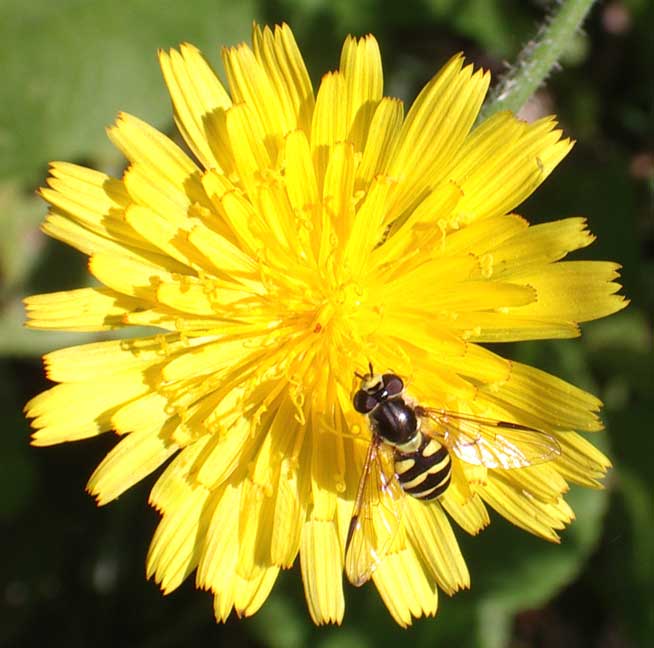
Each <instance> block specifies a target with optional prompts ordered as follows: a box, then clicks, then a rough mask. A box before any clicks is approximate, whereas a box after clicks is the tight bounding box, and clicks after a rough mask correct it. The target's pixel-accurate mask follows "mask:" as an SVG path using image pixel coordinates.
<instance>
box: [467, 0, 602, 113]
mask: <svg viewBox="0 0 654 648" xmlns="http://www.w3.org/2000/svg"><path fill="white" fill-rule="evenodd" d="M594 2H595V0H562V1H561V2H560V3H559V7H558V9H557V10H556V11H554V12H553V13H552V14H551V15H549V16H548V17H547V18H546V19H545V22H544V23H543V25H541V27H540V29H539V30H538V33H537V34H536V36H535V37H534V38H533V39H531V40H530V41H529V42H528V43H527V44H526V45H525V47H524V48H523V50H522V51H521V52H520V54H519V55H518V59H517V61H516V63H515V65H513V66H512V67H511V68H510V69H509V70H508V72H507V73H506V74H505V75H504V76H503V77H502V78H501V79H500V82H499V83H498V84H497V86H496V87H495V88H494V89H493V90H491V92H490V95H489V97H488V99H487V100H486V103H485V104H484V107H483V108H482V110H481V113H480V115H479V121H481V120H483V119H487V118H488V117H490V116H491V115H492V114H493V113H496V112H497V111H498V110H511V111H513V112H518V110H520V108H522V106H524V105H525V103H527V100H528V99H529V98H530V97H531V96H532V95H533V94H534V92H536V90H538V88H539V87H540V86H541V84H542V83H543V82H544V81H545V79H547V77H548V75H549V73H550V72H551V71H552V69H553V68H554V67H555V66H556V65H557V63H558V60H559V59H560V58H561V54H563V52H564V51H565V49H566V48H567V47H568V45H569V44H570V41H571V39H572V38H573V37H574V35H575V33H576V32H577V30H578V29H579V28H580V27H581V25H582V23H583V22H584V19H585V18H586V15H587V14H588V12H589V11H590V9H591V7H592V6H593V3H594Z"/></svg>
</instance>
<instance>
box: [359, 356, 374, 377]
mask: <svg viewBox="0 0 654 648" xmlns="http://www.w3.org/2000/svg"><path fill="white" fill-rule="evenodd" d="M368 371H369V372H370V373H367V374H360V373H359V372H358V371H355V372H354V375H355V376H356V377H357V378H358V379H359V380H366V379H367V378H372V377H373V376H374V375H375V371H374V369H373V368H372V362H370V361H368Z"/></svg>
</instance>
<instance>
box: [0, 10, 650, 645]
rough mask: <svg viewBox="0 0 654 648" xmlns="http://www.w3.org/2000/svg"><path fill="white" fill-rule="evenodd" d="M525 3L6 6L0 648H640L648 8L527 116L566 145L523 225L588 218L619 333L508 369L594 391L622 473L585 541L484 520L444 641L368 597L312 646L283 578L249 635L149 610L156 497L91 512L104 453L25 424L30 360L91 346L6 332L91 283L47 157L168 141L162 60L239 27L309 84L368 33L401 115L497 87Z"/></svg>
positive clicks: (102, 447)
mask: <svg viewBox="0 0 654 648" xmlns="http://www.w3.org/2000/svg"><path fill="white" fill-rule="evenodd" d="M544 12H545V8H544V3H543V2H540V1H537V0H534V1H532V2H524V1H522V0H407V1H405V2H402V3H386V2H382V1H381V0H362V1H360V2H350V1H348V0H274V1H271V2H264V1H262V0H242V1H241V2H239V3H229V2H225V1H220V0H194V1H193V2H189V3H180V2H173V1H172V0H170V1H169V0H159V1H157V0H124V1H123V2H121V3H120V4H118V3H115V2H110V1H109V0H86V1H84V0H58V1H57V2H51V1H50V0H33V1H32V2H31V3H30V4H25V3H23V2H19V1H18V0H2V2H1V3H0V39H1V42H2V43H3V47H2V51H1V52H0V69H1V70H2V72H3V82H2V84H0V381H1V382H2V385H3V388H2V391H1V392H0V407H1V408H2V410H1V411H2V412H3V413H4V414H3V421H4V425H3V430H2V434H1V435H0V524H1V525H2V531H3V533H2V539H1V540H0V543H1V546H2V555H3V556H4V560H3V561H2V566H1V567H0V597H2V606H1V607H0V645H3V646H4V645H7V646H10V645H11V646H30V645H47V646H64V645H65V646H90V645H93V646H116V645H119V646H126V645H139V646H148V647H151V648H160V647H165V646H177V645H190V644H191V643H193V644H194V645H203V644H208V643H209V642H211V644H212V645H221V644H223V643H224V644H230V645H244V646H266V647H271V648H282V647H283V648H293V647H299V646H304V645H315V646H319V647H320V648H350V647H352V648H354V647H359V646H364V647H365V646H371V647H372V646H395V645H397V644H398V643H399V642H402V641H407V640H408V641H411V642H412V644H413V645H415V646H432V645H435V644H437V643H438V642H439V641H440V642H442V644H445V643H446V642H449V643H453V644H454V645H456V646H471V647H472V646H481V647H484V648H487V647H488V648H490V647H499V646H507V645H509V646H515V647H521V646H594V645H597V646H600V645H601V646H630V645H633V646H638V645H643V646H644V645H649V643H650V641H651V636H652V634H653V633H654V599H653V596H652V592H654V574H653V570H654V560H653V547H654V497H653V494H654V470H653V467H654V444H653V443H652V441H651V438H652V436H651V435H652V432H651V430H652V429H653V428H654V358H653V356H652V319H653V316H652V313H653V310H654V271H653V270H654V218H653V216H654V214H653V211H654V76H653V67H652V62H653V61H654V39H652V38H651V28H652V25H654V4H652V2H651V1H650V0H622V1H619V0H612V1H611V2H608V3H604V4H602V5H599V6H597V7H595V9H594V11H593V12H592V14H591V16H590V19H589V21H588V23H587V25H586V28H585V30H584V32H583V33H579V34H578V36H577V37H576V38H575V39H574V40H573V42H571V43H570V48H569V51H568V52H567V54H566V56H565V57H564V60H563V61H562V64H563V70H562V71H561V72H559V73H557V74H556V75H554V76H553V77H552V78H551V79H550V81H549V83H548V85H547V87H545V88H543V89H542V90H541V91H540V92H539V94H538V96H537V99H538V102H537V103H536V104H535V105H536V107H537V108H538V107H539V106H540V107H541V108H542V109H544V110H545V112H552V111H553V112H556V113H557V114H558V115H559V117H560V119H561V121H562V124H563V127H564V129H565V131H566V133H568V134H570V135H571V136H572V137H574V138H575V139H577V140H578V143H577V146H576V147H575V149H574V150H573V152H572V154H571V155H570V156H569V157H568V158H567V159H566V160H565V161H564V162H563V163H562V164H561V166H560V168H559V169H558V170H557V171H556V172H555V174H554V175H553V176H552V177H551V178H550V180H548V182H547V183H546V184H545V185H544V186H543V187H542V188H541V190H539V192H538V193H537V194H536V195H535V196H533V197H532V198H530V199H529V201H528V202H527V203H526V204H525V205H523V206H522V207H521V209H520V211H521V213H523V214H524V215H525V216H527V217H528V218H529V219H530V220H531V221H532V222H538V221H542V220H552V219H556V218H562V217H565V216H569V215H577V214H583V215H586V216H587V217H588V218H589V221H590V227H591V229H592V231H593V232H594V233H595V234H597V235H598V241H597V242H596V243H595V245H593V246H591V248H590V249H588V250H584V251H583V253H580V254H578V255H577V256H578V257H579V258H595V259H612V260H616V261H618V262H619V263H621V264H622V265H623V277H624V286H625V294H627V295H628V296H629V297H630V299H631V300H632V304H631V306H630V307H629V309H627V310H626V311H624V312H622V313H620V314H618V315H616V316H614V317H612V318H609V319H607V320H605V321H599V322H595V323H592V324H589V325H587V326H585V327H584V336H583V337H582V338H581V340H572V341H564V342H536V343H526V344H519V345H505V346H504V347H502V349H501V350H502V352H504V353H506V352H510V353H511V354H512V355H513V357H515V358H518V359H520V360H521V361H524V362H529V363H531V364H534V365H536V366H538V367H541V368H543V369H546V370H548V371H551V372H553V373H555V374H557V375H560V376H562V377H563V378H565V379H567V380H570V381H572V382H574V383H576V384H579V385H581V386H583V387H585V388H588V389H590V390H591V391H593V392H594V393H596V394H598V395H599V396H600V397H601V398H602V399H603V400H604V401H605V403H606V409H605V411H604V416H605V421H606V427H607V432H606V433H603V434H601V435H597V437H595V438H596V439H597V442H598V443H599V444H600V445H602V446H603V447H605V448H607V449H608V452H609V453H610V455H611V457H612V458H613V460H614V463H615V469H614V470H613V471H612V472H611V474H610V476H609V479H608V481H607V489H606V490H605V491H582V490H580V489H573V491H572V492H571V494H570V502H571V503H572V505H573V507H574V509H575V511H576V513H577V518H578V519H577V521H576V522H575V523H574V524H573V525H572V526H571V527H570V529H569V530H567V531H566V532H564V533H563V537H562V543H561V545H559V546H555V545H549V544H547V543H545V542H543V541H540V540H538V539H536V538H532V537H530V536H528V535H526V534H525V533H523V532H521V531H519V530H517V529H515V528H513V527H511V526H510V525H508V524H507V523H505V522H503V521H501V520H500V519H497V518H496V519H494V521H493V524H492V525H491V527H490V528H489V529H488V530H486V531H485V532H484V533H483V534H481V536H479V537H477V538H467V537H464V535H463V534H459V537H460V540H461V543H462V545H463V550H464V554H465V556H466V558H467V561H468V564H469V567H470V571H471V574H472V579H473V587H472V590H471V591H470V592H463V593H460V594H458V595H456V596H455V597H453V598H451V599H450V598H448V597H446V596H443V597H442V600H441V609H440V611H439V614H438V617H437V618H436V620H431V619H430V620H421V621H418V622H416V623H415V625H414V626H413V627H412V628H411V629H410V630H409V631H403V630H400V629H399V628H397V627H396V626H395V625H394V624H393V622H392V621H391V620H390V617H389V616H388V614H387V613H386V611H385V610H384V608H383V604H382V603H381V601H380V600H379V598H378V596H377V594H376V593H375V592H374V591H373V588H372V587H370V586H368V587H365V588H363V589H362V590H354V589H353V588H350V587H349V586H348V587H347V588H346V596H347V611H346V617H345V621H344V624H343V627H342V628H314V627H313V626H312V625H311V622H310V620H309V617H308V615H307V613H306V610H305V606H304V601H303V592H302V586H301V582H300V578H299V573H298V572H297V570H293V571H292V572H291V573H285V574H282V576H281V577H280V579H279V583H278V585H277V586H276V588H275V589H274V591H273V594H272V595H271V597H270V600H269V601H268V603H267V604H266V605H265V606H264V608H263V609H262V610H261V611H260V612H259V613H258V614H257V615H256V616H255V617H254V618H252V619H248V620H243V621H239V620H236V619H230V621H229V622H228V623H227V624H225V625H217V624H215V623H214V622H213V615H212V610H211V599H210V597H209V596H208V595H207V594H204V593H200V592H196V591H194V589H193V587H192V583H191V582H190V581H189V582H187V583H186V584H185V585H184V586H183V587H182V588H180V590H179V591H178V592H176V593H174V594H172V595H170V596H168V597H165V598H164V597H163V596H161V594H160V593H159V592H158V590H157V588H156V587H155V586H154V585H153V584H152V583H148V582H146V581H145V579H144V573H143V572H144V568H143V562H144V557H145V554H146V551H147V546H148V542H149V539H150V537H151V535H152V532H153V530H154V528H155V526H156V524H157V519H158V518H157V515H156V514H155V513H154V512H153V511H151V510H150V509H148V508H147V505H146V499H147V490H148V488H149V486H150V485H151V484H152V481H153V480H152V479H149V480H146V483H144V484H141V485H139V486H138V487H136V488H134V489H132V491H131V492H130V493H128V494H126V495H125V496H123V497H121V499H120V501H119V502H116V503H114V504H113V505H111V506H110V507H108V508H104V509H96V507H95V505H94V503H93V502H92V500H91V499H90V498H89V497H88V496H87V495H86V494H85V493H84V492H83V487H84V483H85V481H86V478H87V477H88V475H89V474H90V472H91V470H92V467H93V466H94V465H95V464H97V463H98V462H99V461H100V459H101V458H102V456H103V455H104V454H105V452H106V451H108V450H109V448H110V447H111V446H112V445H113V440H112V439H111V438H108V437H109V435H106V436H107V438H100V439H95V440H90V441H86V442H83V443H79V444H68V445H66V446H63V447H55V448H46V449H35V448H30V447H29V445H28V437H29V432H28V428H27V425H26V423H25V422H24V420H23V418H22V415H21V412H20V409H21V407H22V405H23V403H24V402H25V401H26V400H27V399H28V398H29V397H31V396H32V395H34V394H35V393H37V392H38V391H40V390H42V389H43V388H44V387H45V386H46V381H45V379H44V378H43V375H42V369H41V366H40V362H39V359H38V357H39V356H40V355H41V354H42V353H43V352H44V351H46V350H48V349H52V348H56V347H61V346H66V345H69V344H74V343H78V342H83V341H91V340H92V339H94V336H91V335H86V336H79V335H74V334H66V333H56V334H48V333H35V332H27V331H25V330H24V329H22V319H23V312H22V308H21V305H20V298H21V296H23V295H25V294H30V293H34V292H45V291H54V290H63V289H67V288H72V287H77V286H80V285H83V283H84V282H85V281H87V279H86V273H85V260H84V259H83V258H82V256H81V255H79V254H77V253H75V252H73V251H70V250H68V249H66V248H65V247H64V246H62V245H59V244H57V243H55V242H52V241H48V240H46V239H45V237H43V236H42V235H41V234H40V233H39V231H38V224H39V222H40V221H41V220H42V218H43V216H44V213H45V206H44V205H43V203H42V202H41V201H39V200H38V199H37V198H35V196H34V190H35V189H36V187H38V186H39V184H41V183H43V180H44V177H45V175H46V172H47V170H46V165H47V162H48V161H49V160H51V159H64V160H69V161H74V162H78V163H83V164H87V165H89V166H92V167H95V168H100V169H102V170H104V171H106V172H109V173H113V174H120V173H121V171H122V164H123V161H122V160H121V158H120V155H119V154H118V152H117V151H116V150H115V149H113V148H112V147H111V146H110V144H109V142H108V140H107V139H106V137H105V134H104V130H103V129H104V127H106V126H107V125H108V124H109V123H111V121H112V120H113V119H114V117H115V115H116V113H117V112H118V111H119V110H126V111H128V112H132V113H134V114H136V115H138V116H139V117H141V118H143V119H145V120H146V121H148V122H150V123H152V124H154V125H155V126H157V127H159V128H161V129H163V130H164V131H166V132H169V133H172V132H173V128H172V119H171V111H170V106H169V102H168V99H167V95H166V91H165V87H164V84H163V82H162V80H161V78H160V74H159V70H158V66H157V63H156V56H155V55H156V50H157V48H167V47H171V46H175V45H177V44H178V43H180V42H182V41H190V42H193V43H195V44H196V45H198V46H199V47H200V48H201V49H202V50H203V51H204V53H205V54H206V55H207V56H208V58H209V59H210V60H211V61H212V62H213V63H214V64H216V66H217V69H219V66H218V62H219V46H220V45H222V44H233V43H235V42H237V41H239V40H242V39H245V38H248V36H249V30H250V24H251V21H252V20H253V19H257V20H259V21H261V22H276V21H281V20H285V21H287V22H289V23H290V24H291V26H292V27H293V29H294V31H295V34H296V38H297V40H298V42H299V44H300V46H301V48H302V51H303V52H304V54H305V57H306V59H307V61H308V65H309V67H310V70H311V73H312V76H313V79H314V81H316V82H317V81H318V80H319V79H320V76H321V75H322V74H323V73H324V72H325V71H326V70H328V69H332V68H334V67H335V66H336V65H337V63H338V57H339V53H340V46H341V43H342V40H343V38H344V36H345V35H346V34H347V33H356V34H363V33H367V32H372V33H374V34H375V35H376V36H377V38H378V39H379V41H380V44H381V47H382V56H383V60H384V65H385V75H386V92H387V93H388V94H394V95H397V96H401V97H402V98H404V99H405V100H410V99H411V98H413V97H414V96H415V95H416V93H417V92H418V90H419V89H420V87H421V86H422V84H424V82H425V81H426V80H428V79H429V77H430V76H431V75H432V74H433V73H434V72H435V71H436V70H437V69H438V67H439V66H440V65H441V64H442V63H443V62H444V60H446V59H447V58H448V57H449V56H450V55H451V54H452V53H454V52H456V51H459V50H463V51H465V53H466V54H467V56H468V57H469V58H471V59H472V60H473V61H475V62H476V63H477V64H481V65H484V66H485V67H487V68H490V69H491V70H492V71H493V73H494V74H501V73H502V71H503V70H504V69H505V63H504V62H505V61H512V60H515V57H516V55H517V53H518V51H519V48H520V46H521V45H522V44H524V43H525V42H526V41H527V40H528V39H529V38H530V37H531V36H533V34H534V33H535V30H536V27H537V25H538V24H539V23H541V22H542V20H543V17H544V15H545V13H544Z"/></svg>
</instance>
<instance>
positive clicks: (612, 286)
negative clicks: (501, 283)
mask: <svg viewBox="0 0 654 648" xmlns="http://www.w3.org/2000/svg"><path fill="white" fill-rule="evenodd" d="M619 268H620V266H619V265H617V264H615V263H608V262H605V261H564V262H561V263H555V264H551V265H548V266H545V267H541V268H539V269H538V271H537V272H534V271H531V272H530V271H527V270H525V271H524V272H520V273H515V274H513V275H512V280H514V281H521V282H522V281H524V282H529V283H530V284H531V285H532V286H533V287H534V288H535V289H536V292H537V294H538V298H537V299H536V301H535V302H534V303H533V304H529V305H528V306H524V307H522V308H520V309H516V311H515V312H516V314H517V315H518V316H523V317H539V316H544V315H549V316H550V317H556V318H560V319H561V320H572V321H574V322H587V321H589V320H594V319H598V318H600V317H606V316H607V315H611V314H612V313H615V312H616V311H619V310H621V309H623V308H624V307H625V306H627V304H628V303H629V302H628V301H627V300H625V298H624V297H622V296H621V295H616V294H615V293H616V292H617V291H618V290H620V284H618V283H616V282H614V281H613V280H614V279H616V278H617V277H618V270H619ZM510 312H514V311H513V310H511V311H510Z"/></svg>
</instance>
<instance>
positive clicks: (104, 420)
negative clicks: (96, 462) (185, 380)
mask: <svg viewBox="0 0 654 648" xmlns="http://www.w3.org/2000/svg"><path fill="white" fill-rule="evenodd" d="M148 390H149V386H148V384H147V382H146V381H145V380H144V377H143V375H141V374H140V373H137V372H126V373H124V374H121V375H117V376H111V377H107V378H102V377H98V378H97V379H96V380H95V381H94V382H83V383H63V384H60V385H56V386H55V387H52V388H51V389H48V390H47V391H44V392H42V393H41V394H39V395H38V396H35V397H34V398H33V399H32V400H30V401H29V402H28V403H27V405H25V412H26V414H27V416H28V417H29V418H33V419H34V420H33V421H32V427H34V428H35V429H36V432H35V433H34V436H33V437H32V443H33V444H34V445H52V444H54V443H61V442H63V441H74V440H77V439H84V438H87V437H91V436H96V435H98V434H101V433H102V432H107V431H108V430H110V429H111V428H112V423H111V417H112V415H113V413H114V411H115V410H116V409H117V408H118V407H120V406H121V405H122V404H123V403H125V402H126V401H129V400H130V399H132V398H137V397H138V396H140V395H141V394H144V393H145V392H146V391H148ZM71 403H74V404H75V412H74V414H75V415H74V416H71Z"/></svg>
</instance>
